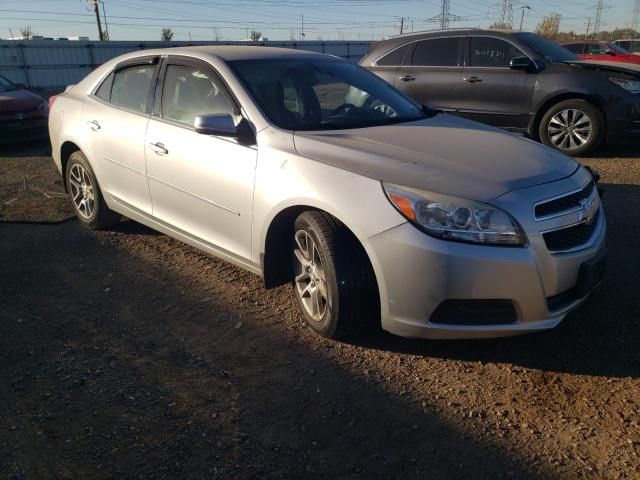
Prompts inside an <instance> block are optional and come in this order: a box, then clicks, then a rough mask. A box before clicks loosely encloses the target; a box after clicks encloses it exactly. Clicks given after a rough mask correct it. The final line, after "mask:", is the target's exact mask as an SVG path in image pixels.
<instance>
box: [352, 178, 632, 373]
mask: <svg viewBox="0 0 640 480" xmlns="http://www.w3.org/2000/svg"><path fill="white" fill-rule="evenodd" d="M602 188H603V189H604V191H605V195H604V198H603V202H604V205H605V212H606V215H607V225H608V233H607V249H608V250H609V263H608V266H607V273H606V275H605V280H604V282H603V284H602V285H601V287H600V288H599V289H598V290H597V291H596V292H594V294H593V295H592V296H591V298H589V299H588V300H587V302H586V303H585V304H584V305H582V307H581V308H580V309H578V310H576V311H575V312H573V313H571V314H569V315H568V316H567V318H565V320H564V321H563V322H562V323H561V324H560V326H559V327H557V328H556V329H554V330H551V331H548V332H544V333H537V334H533V335H525V336H522V337H515V338H507V339H500V340H478V341H424V340H422V341H420V340H408V339H400V338H397V337H393V336H391V335H388V334H386V333H383V332H378V333H374V334H372V335H370V336H369V337H367V338H366V339H364V340H363V341H362V342H361V343H360V344H361V345H362V346H366V347H369V348H374V349H380V350H392V351H395V352H403V353H408V354H412V355H422V356H428V357H440V358H446V359H458V360H466V361H480V362H498V363H508V364H514V365H520V366H522V367H527V368H533V369H538V370H542V371H545V372H565V373H575V374H580V375H596V376H604V377H633V378H639V377H640V349H639V348H638V339H639V338H640V302H639V300H640V270H639V268H638V267H639V266H640V249H639V248H638V239H639V238H640V186H638V185H614V184H604V185H602Z"/></svg>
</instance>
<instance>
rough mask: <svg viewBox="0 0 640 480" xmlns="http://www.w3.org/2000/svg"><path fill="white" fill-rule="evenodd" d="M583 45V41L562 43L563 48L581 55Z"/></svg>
mask: <svg viewBox="0 0 640 480" xmlns="http://www.w3.org/2000/svg"><path fill="white" fill-rule="evenodd" d="M584 47H585V44H584V43H572V44H569V45H564V48H566V49H567V50H569V51H570V52H572V53H575V54H576V55H582V54H583V53H584Z"/></svg>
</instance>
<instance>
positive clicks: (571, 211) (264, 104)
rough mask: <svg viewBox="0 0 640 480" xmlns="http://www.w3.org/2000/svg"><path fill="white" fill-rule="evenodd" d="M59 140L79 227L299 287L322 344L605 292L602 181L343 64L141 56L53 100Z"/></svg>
mask: <svg viewBox="0 0 640 480" xmlns="http://www.w3.org/2000/svg"><path fill="white" fill-rule="evenodd" d="M505 94H508V92H505ZM49 129H50V134H51V140H52V146H53V157H54V161H55V163H56V166H57V167H58V170H59V171H60V172H61V174H62V175H63V177H64V181H65V185H66V188H67V190H68V192H69V194H70V197H71V199H72V201H73V205H74V207H75V209H76V211H77V215H78V218H79V220H80V221H81V222H82V223H84V224H85V225H87V226H88V227H90V228H106V227H108V226H110V225H113V223H114V222H117V221H119V220H120V218H121V217H122V216H126V217H128V218H131V219H134V220H136V221H138V222H140V223H143V224H145V225H148V226H150V227H151V228H154V229H156V230H159V231H161V232H164V233H166V234H168V235H171V236H173V237H175V238H177V239H180V240H182V241H184V242H186V243H189V244H191V245H193V246H195V247H197V248H199V249H201V250H203V251H205V252H207V253H210V254H212V255H215V256H218V257H221V258H223V259H225V260H227V261H229V262H232V263H234V264H236V265H238V266H240V267H242V268H245V269H247V270H250V271H252V272H254V273H256V274H258V275H261V276H262V277H263V278H264V283H265V286H266V287H267V288H273V287H276V286H279V285H281V284H285V283H292V285H293V287H292V291H293V293H294V295H295V297H296V299H297V301H298V303H299V305H300V308H301V311H302V314H303V316H304V319H305V320H306V322H307V323H308V325H309V326H310V327H311V328H312V329H313V330H315V331H316V332H318V333H319V334H321V335H324V336H327V337H335V338H338V337H345V336H348V335H354V334H356V333H358V332H362V331H363V330H365V329H367V328H370V327H372V326H375V324H376V323H378V324H381V326H382V328H383V329H385V330H387V331H389V332H392V333H394V334H397V335H402V336H408V337H423V338H463V337H467V338H468V337H472V338H479V337H496V336H505V335H514V334H520V333H525V332H531V331H537V330H544V329H549V328H552V327H555V326H556V325H557V324H558V323H559V322H560V321H561V320H562V319H563V318H564V317H565V316H566V314H567V313H568V312H569V311H571V310H572V309H574V308H576V307H577V306H578V305H579V304H581V303H582V302H583V301H584V300H585V299H586V298H587V296H588V295H589V294H590V292H591V291H592V290H593V289H594V288H595V287H596V286H597V285H598V284H599V283H600V282H601V279H602V273H603V269H604V265H605V259H606V254H605V249H604V243H605V230H606V226H605V216H604V212H603V210H602V208H601V204H600V197H599V194H598V188H597V186H596V183H595V180H594V178H593V176H592V174H591V172H590V171H588V170H586V169H585V168H583V167H581V166H580V165H579V164H578V163H576V162H575V161H574V160H572V159H570V158H568V157H566V156H564V155H562V154H560V153H558V152H555V151H553V150H551V149H549V148H547V147H544V146H541V145H538V144H536V143H534V142H532V141H529V140H526V139H522V138H519V137H516V136H513V135H511V134H508V133H505V132H503V131H501V130H497V129H495V128H491V127H488V126H485V125H481V124H478V123H474V122H470V121H467V120H463V119H459V118H455V117H452V116H448V115H445V114H443V113H440V112H438V111H435V110H432V109H430V108H428V107H425V106H422V105H418V104H416V103H415V102H414V101H413V100H411V99H409V98H408V97H406V96H405V95H403V94H402V93H400V92H398V91H397V90H395V89H394V88H393V87H392V86H390V85H388V84H387V83H385V82H384V81H383V80H381V79H379V78H378V77H376V76H374V75H373V74H371V73H369V72H367V71H365V70H363V69H362V68H360V67H358V66H356V65H353V64H350V63H348V62H346V61H343V60H340V59H338V58H334V57H330V56H325V55H320V54H314V53H309V52H300V51H294V50H286V49H275V48H266V47H197V48H176V49H165V50H149V51H143V52H137V53H132V54H128V55H125V56H122V57H119V58H116V59H114V60H111V61H110V62H108V63H106V64H104V65H103V66H101V67H100V68H98V69H97V70H95V71H94V72H92V73H91V74H90V75H89V76H87V77H86V78H85V79H84V80H82V81H81V82H80V83H79V84H77V85H75V86H72V87H69V88H68V89H67V91H66V92H65V93H64V94H62V95H59V96H58V97H57V98H56V99H55V100H54V102H53V107H52V110H51V113H50V120H49Z"/></svg>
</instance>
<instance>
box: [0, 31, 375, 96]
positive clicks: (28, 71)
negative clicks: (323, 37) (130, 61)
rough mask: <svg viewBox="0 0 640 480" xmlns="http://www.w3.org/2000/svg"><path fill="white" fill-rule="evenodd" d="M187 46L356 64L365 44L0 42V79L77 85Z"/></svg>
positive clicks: (54, 85)
mask: <svg viewBox="0 0 640 480" xmlns="http://www.w3.org/2000/svg"><path fill="white" fill-rule="evenodd" d="M190 45H265V46H271V47H286V48H295V49H298V50H310V51H313V52H320V53H327V54H330V55H336V56H339V57H342V58H345V59H347V60H349V61H352V62H357V61H358V60H359V59H360V58H361V57H362V56H364V54H365V53H366V52H367V49H368V47H369V43H368V42H348V41H327V42H320V41H317V42H316V41H301V42H296V41H283V42H276V41H267V42H260V43H251V42H118V41H107V42H77V41H60V40H55V41H52V40H29V41H6V40H5V41H0V75H3V76H4V77H6V78H8V79H9V80H11V81H13V82H15V83H26V84H28V85H30V86H32V87H34V88H57V87H65V86H67V85H69V84H72V83H76V82H78V81H79V80H81V79H82V78H83V77H85V76H86V75H87V74H88V73H89V72H91V71H92V70H93V69H94V68H96V67H97V66H99V65H101V64H102V63H104V62H106V61H107V60H110V59H112V58H114V57H117V56H118V55H122V54H124V53H128V52H133V51H135V50H145V49H149V48H167V47H181V46H190Z"/></svg>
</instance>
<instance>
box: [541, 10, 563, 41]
mask: <svg viewBox="0 0 640 480" xmlns="http://www.w3.org/2000/svg"><path fill="white" fill-rule="evenodd" d="M560 18H561V15H560V14H559V13H557V12H553V13H551V14H549V15H547V16H546V17H544V18H543V19H542V21H541V22H540V23H539V24H538V26H537V27H536V33H537V34H538V35H542V36H543V37H546V38H549V39H551V40H553V39H554V38H555V37H556V35H558V32H559V31H560Z"/></svg>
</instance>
